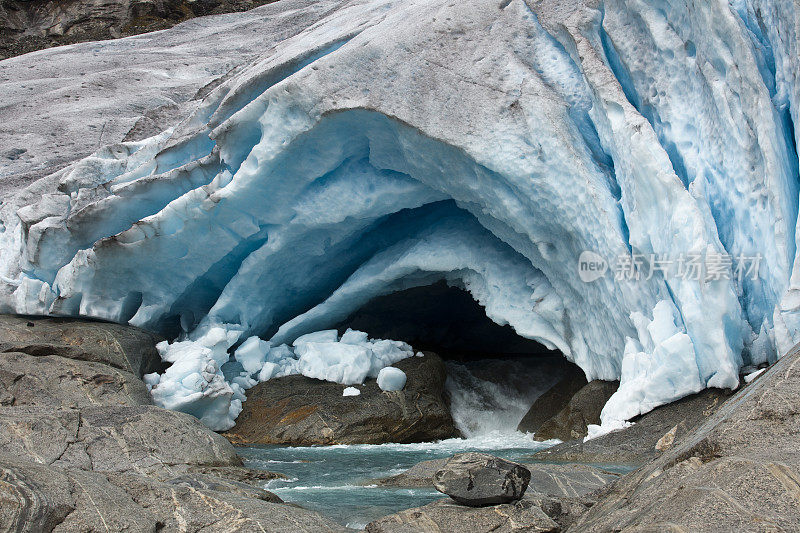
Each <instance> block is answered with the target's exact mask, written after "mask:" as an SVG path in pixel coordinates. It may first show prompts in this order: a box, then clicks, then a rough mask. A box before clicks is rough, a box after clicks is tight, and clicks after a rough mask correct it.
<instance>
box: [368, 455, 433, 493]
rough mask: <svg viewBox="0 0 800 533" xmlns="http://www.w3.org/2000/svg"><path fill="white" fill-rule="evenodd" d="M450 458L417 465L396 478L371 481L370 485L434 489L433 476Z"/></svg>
mask: <svg viewBox="0 0 800 533" xmlns="http://www.w3.org/2000/svg"><path fill="white" fill-rule="evenodd" d="M448 459H449V458H447V457H445V458H442V459H431V460H429V461H422V462H420V463H417V464H415V465H414V466H412V467H411V468H409V469H408V470H406V471H405V472H402V473H400V474H397V475H395V476H391V477H387V478H382V479H375V480H372V481H369V482H368V483H367V484H368V485H373V484H375V485H380V486H383V487H433V476H434V475H435V474H436V472H438V471H439V470H441V469H442V468H443V467H444V465H445V464H447V461H448Z"/></svg>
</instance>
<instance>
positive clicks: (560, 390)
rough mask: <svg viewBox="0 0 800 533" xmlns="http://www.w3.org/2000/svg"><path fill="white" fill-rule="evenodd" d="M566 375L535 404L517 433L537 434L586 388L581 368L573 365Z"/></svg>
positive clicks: (518, 427)
mask: <svg viewBox="0 0 800 533" xmlns="http://www.w3.org/2000/svg"><path fill="white" fill-rule="evenodd" d="M566 373H567V374H566V376H564V378H563V379H561V380H560V381H559V382H558V383H556V384H555V385H553V386H552V387H551V388H550V389H548V390H547V392H545V393H544V394H542V395H541V396H539V398H537V399H536V401H535V402H533V405H531V408H530V409H529V410H528V412H527V413H525V416H524V417H522V420H521V421H520V423H519V425H518V426H517V431H522V432H523V433H536V431H537V430H538V429H539V427H540V426H541V425H542V424H543V423H544V422H546V421H547V420H549V419H551V418H553V417H554V416H556V415H557V414H558V413H559V411H561V410H562V409H564V408H565V407H566V406H567V404H569V401H570V400H571V399H572V397H573V396H575V394H576V393H577V392H578V391H579V390H581V388H583V387H584V386H586V383H587V382H586V375H585V374H584V373H583V371H582V370H581V369H580V368H579V367H577V366H575V365H571V366H569V367H568V368H567V369H566Z"/></svg>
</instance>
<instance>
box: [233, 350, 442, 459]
mask: <svg viewBox="0 0 800 533" xmlns="http://www.w3.org/2000/svg"><path fill="white" fill-rule="evenodd" d="M392 366H395V367H397V368H399V369H400V370H402V371H403V372H405V374H406V376H407V381H406V386H405V388H404V389H403V390H401V391H391V392H384V391H381V390H380V388H379V387H378V385H377V383H376V381H375V380H372V379H369V380H367V382H366V383H365V384H364V385H361V386H358V389H359V390H360V391H361V394H360V395H358V396H342V391H343V390H344V386H343V385H339V384H336V383H330V382H326V381H320V380H316V379H311V378H307V377H304V376H286V377H281V378H273V379H271V380H269V381H266V382H264V383H260V384H258V385H256V386H255V387H253V388H252V389H250V390H249V391H247V401H246V402H244V405H243V411H242V413H241V414H240V415H239V417H238V418H237V420H236V426H234V427H233V429H231V430H230V431H228V432H227V433H225V435H226V436H227V437H228V438H229V439H230V440H231V441H233V442H235V443H237V444H290V445H314V444H380V443H385V442H401V443H403V442H425V441H433V440H439V439H446V438H449V437H454V436H457V435H458V431H457V430H456V428H455V425H454V423H453V418H452V416H451V414H450V409H449V407H448V405H447V402H446V398H445V390H444V382H445V378H446V371H445V367H444V363H443V362H442V360H441V358H440V357H439V356H438V355H436V354H433V353H430V352H427V353H426V354H425V356H424V357H410V358H408V359H404V360H402V361H400V362H398V363H396V364H394V365H392Z"/></svg>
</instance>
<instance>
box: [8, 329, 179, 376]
mask: <svg viewBox="0 0 800 533" xmlns="http://www.w3.org/2000/svg"><path fill="white" fill-rule="evenodd" d="M160 340H161V338H160V337H158V336H156V335H154V334H152V333H150V332H147V331H145V330H143V329H139V328H134V327H131V326H123V325H120V324H113V323H110V322H101V321H98V320H86V319H74V318H52V317H29V316H19V315H0V352H21V353H26V354H28V355H33V356H41V355H58V356H61V357H66V358H68V359H78V360H81V361H91V362H95V363H103V364H106V365H109V366H112V367H114V368H118V369H120V370H125V371H126V372H130V373H131V374H134V375H135V376H137V377H140V378H141V377H142V376H143V375H144V374H148V373H150V372H156V371H161V370H163V368H164V364H163V363H162V362H161V356H159V354H158V350H156V343H157V342H159V341H160Z"/></svg>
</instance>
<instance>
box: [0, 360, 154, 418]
mask: <svg viewBox="0 0 800 533" xmlns="http://www.w3.org/2000/svg"><path fill="white" fill-rule="evenodd" d="M152 403H153V400H152V399H151V397H150V393H149V392H148V390H147V387H146V386H145V384H144V383H143V382H142V381H141V380H140V379H139V378H137V377H136V376H134V375H133V374H131V373H130V372H126V371H124V370H119V369H116V368H113V367H111V366H108V365H104V364H100V363H93V362H89V361H79V360H74V359H67V358H65V357H59V356H57V355H46V356H32V355H27V354H24V353H15V352H11V353H0V405H12V406H22V405H31V406H34V405H35V406H43V407H89V406H93V405H150V404H152Z"/></svg>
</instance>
